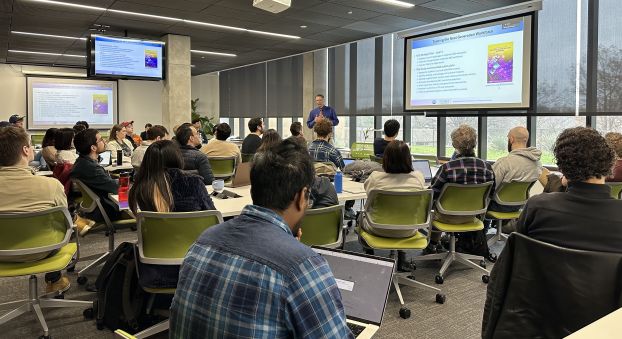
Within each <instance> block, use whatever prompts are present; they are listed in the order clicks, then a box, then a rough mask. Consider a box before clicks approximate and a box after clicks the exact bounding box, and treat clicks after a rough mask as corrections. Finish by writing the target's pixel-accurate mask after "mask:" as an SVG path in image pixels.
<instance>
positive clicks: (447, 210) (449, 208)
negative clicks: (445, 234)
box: [435, 181, 493, 216]
mask: <svg viewBox="0 0 622 339" xmlns="http://www.w3.org/2000/svg"><path fill="white" fill-rule="evenodd" d="M492 184H493V181H489V182H485V183H483V184H467V185H464V184H456V183H447V184H445V185H443V189H442V190H441V194H440V196H439V197H438V199H437V200H436V205H435V206H436V211H437V212H440V213H442V214H446V215H471V216H476V215H478V214H484V213H486V210H487V209H488V203H489V200H490V199H489V198H488V197H489V196H490V190H491V189H492Z"/></svg>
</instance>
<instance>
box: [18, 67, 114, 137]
mask: <svg viewBox="0 0 622 339" xmlns="http://www.w3.org/2000/svg"><path fill="white" fill-rule="evenodd" d="M80 120H84V121H87V122H88V123H89V125H90V127H91V128H100V129H103V128H106V129H107V128H111V127H112V125H114V124H115V123H116V122H117V82H116V81H98V80H78V79H58V78H34V77H29V78H28V128H30V129H47V128H51V127H72V126H73V125H74V124H75V123H76V121H80Z"/></svg>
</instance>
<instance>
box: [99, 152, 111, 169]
mask: <svg viewBox="0 0 622 339" xmlns="http://www.w3.org/2000/svg"><path fill="white" fill-rule="evenodd" d="M99 158H100V161H99V165H100V166H102V167H107V166H110V165H112V151H104V152H102V153H99Z"/></svg>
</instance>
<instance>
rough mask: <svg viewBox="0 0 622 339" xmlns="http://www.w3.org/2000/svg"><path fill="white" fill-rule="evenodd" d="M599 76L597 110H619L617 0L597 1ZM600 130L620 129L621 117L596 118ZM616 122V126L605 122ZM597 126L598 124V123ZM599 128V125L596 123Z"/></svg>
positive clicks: (621, 69) (621, 37)
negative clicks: (602, 127) (602, 128)
mask: <svg viewBox="0 0 622 339" xmlns="http://www.w3.org/2000/svg"><path fill="white" fill-rule="evenodd" d="M598 11H599V13H598V76H597V87H598V90H597V109H598V111H599V112H622V34H620V30H622V21H621V20H620V16H622V6H620V0H600V2H599V4H598ZM599 121H600V122H601V124H602V125H604V128H605V129H604V130H603V131H611V130H613V129H616V128H617V130H618V131H619V130H620V128H622V127H621V126H620V123H619V122H620V119H619V118H618V117H616V118H605V117H599ZM609 121H611V122H614V121H617V125H608V122H609ZM599 125H600V124H599ZM597 128H598V129H600V126H598V125H597Z"/></svg>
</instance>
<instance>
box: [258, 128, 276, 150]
mask: <svg viewBox="0 0 622 339" xmlns="http://www.w3.org/2000/svg"><path fill="white" fill-rule="evenodd" d="M280 143H281V136H280V135H279V132H277V131H276V130H275V129H272V128H270V129H269V130H267V131H266V132H265V133H264V134H263V137H262V138H261V145H259V147H258V148H257V152H256V153H259V152H265V151H267V150H269V149H270V148H272V147H274V146H276V145H278V144H280Z"/></svg>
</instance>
